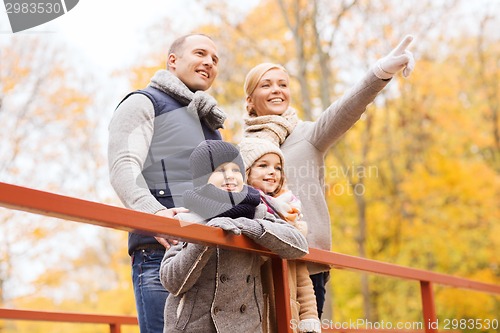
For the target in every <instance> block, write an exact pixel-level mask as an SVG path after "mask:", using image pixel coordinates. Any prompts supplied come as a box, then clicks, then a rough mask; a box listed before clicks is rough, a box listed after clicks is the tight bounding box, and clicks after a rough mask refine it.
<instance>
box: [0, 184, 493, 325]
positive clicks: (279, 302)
mask: <svg viewBox="0 0 500 333" xmlns="http://www.w3.org/2000/svg"><path fill="white" fill-rule="evenodd" d="M27 198H29V200H27ZM0 206H3V207H6V208H10V209H15V210H21V211H26V212H31V213H35V214H40V215H45V216H52V217H57V218H61V219H65V220H68V221H76V222H83V223H89V224H94V225H98V226H102V227H107V228H114V229H119V230H123V231H134V232H140V233H145V234H150V235H170V236H173V237H175V238H177V239H180V240H186V241H189V242H195V243H200V244H208V245H218V246H221V247H224V248H228V249H233V250H238V251H251V252H254V253H259V254H262V255H266V256H270V257H271V258H272V260H273V273H274V274H275V278H274V280H275V283H276V286H275V292H276V306H277V309H278V311H277V312H278V313H277V317H278V318H277V319H278V329H279V332H280V333H285V332H287V333H291V332H292V331H291V327H290V319H291V312H290V308H289V295H288V292H289V290H288V287H287V283H286V277H287V275H286V261H285V260H281V259H280V258H278V257H277V256H276V255H274V254H272V253H270V252H269V251H268V250H266V249H265V248H263V247H261V246H259V245H257V244H255V243H254V242H252V241H251V240H249V239H248V238H246V237H244V236H228V235H226V234H224V232H223V231H222V230H220V229H217V228H212V227H207V226H203V225H199V224H187V223H185V222H182V224H181V223H180V222H179V221H178V220H175V219H167V218H165V217H160V216H156V215H151V214H147V213H142V212H137V211H133V210H130V209H124V208H120V207H115V206H109V205H104V204H100V203H96V202H91V201H86V200H81V199H76V198H71V197H67V196H62V195H58V194H53V193H49V192H43V191H38V190H33V189H29V188H25V187H20V186H16V185H11V184H6V183H0ZM301 260H303V261H310V262H316V263H321V264H327V265H331V266H332V267H333V268H338V269H349V270H354V271H358V272H365V273H371V274H380V275H385V276H390V277H395V278H400V279H403V280H413V281H418V282H419V283H420V288H421V297H422V312H423V318H422V319H423V321H422V323H436V322H437V315H436V308H435V303H434V293H433V285H434V284H439V285H445V286H450V287H456V288H463V289H470V290H474V291H479V292H485V293H491V294H500V285H495V284H489V283H483V282H479V281H473V280H469V279H463V278H459V277H455V276H450V275H445V274H440V273H434V272H430V271H425V270H421V269H415V268H410V267H404V266H399V265H394V264H390V263H385V262H380V261H375V260H369V259H365V258H359V257H354V256H349V255H345V254H341V253H335V252H329V251H323V250H318V249H313V248H311V249H309V254H308V255H306V256H305V257H304V258H303V259H301ZM2 318H3V319H14V320H47V321H60V322H82V323H101V324H102V323H104V324H109V326H110V332H111V333H119V332H120V327H121V325H134V324H136V323H137V321H136V319H135V318H134V317H124V316H100V315H88V314H74V313H73V314H71V313H49V312H41V311H25V310H15V309H0V319H2ZM422 329H423V330H425V332H426V333H431V332H437V327H435V326H434V325H423V326H422ZM334 331H335V332H350V331H352V330H351V329H348V328H347V329H333V328H324V329H323V332H334ZM362 331H363V332H366V331H373V330H370V329H368V330H367V329H363V330H362ZM399 331H405V332H409V331H411V330H399ZM377 332H382V330H378V331H377ZM392 332H394V331H392Z"/></svg>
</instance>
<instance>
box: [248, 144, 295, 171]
mask: <svg viewBox="0 0 500 333" xmlns="http://www.w3.org/2000/svg"><path fill="white" fill-rule="evenodd" d="M239 146H240V152H241V156H242V157H243V162H244V163H245V170H248V169H249V168H250V167H251V166H252V164H254V163H255V161H257V160H258V159H259V158H261V157H262V156H264V155H265V154H269V153H274V154H276V155H278V156H279V157H280V159H281V166H282V167H284V166H285V157H284V156H283V153H282V152H281V149H280V148H279V147H278V146H277V145H275V144H274V143H272V142H271V141H269V140H266V139H260V138H248V137H247V138H243V140H241V142H240V144H239Z"/></svg>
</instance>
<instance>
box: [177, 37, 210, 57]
mask: <svg viewBox="0 0 500 333" xmlns="http://www.w3.org/2000/svg"><path fill="white" fill-rule="evenodd" d="M191 36H204V37H207V38H208V39H210V40H212V38H211V37H210V36H208V35H205V34H201V33H191V34H187V35H184V36H181V37H179V38H177V39H176V40H174V42H173V43H172V44H171V45H170V49H169V50H168V54H172V53H174V54H180V53H182V51H183V50H182V47H183V46H184V42H185V41H186V38H188V37H191Z"/></svg>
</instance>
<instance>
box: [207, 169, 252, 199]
mask: <svg viewBox="0 0 500 333" xmlns="http://www.w3.org/2000/svg"><path fill="white" fill-rule="evenodd" d="M208 183H209V184H212V185H214V186H215V187H217V188H219V189H221V190H224V191H228V192H241V191H242V190H243V174H242V173H241V170H240V167H239V166H238V164H236V163H233V162H229V163H224V164H221V165H219V166H218V167H217V169H215V171H214V172H212V174H211V175H210V178H208Z"/></svg>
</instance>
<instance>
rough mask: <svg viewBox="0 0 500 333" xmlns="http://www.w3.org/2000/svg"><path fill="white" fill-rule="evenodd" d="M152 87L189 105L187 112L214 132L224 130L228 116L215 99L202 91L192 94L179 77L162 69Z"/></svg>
mask: <svg viewBox="0 0 500 333" xmlns="http://www.w3.org/2000/svg"><path fill="white" fill-rule="evenodd" d="M150 86H151V87H153V88H156V89H159V90H161V91H163V92H165V93H166V94H168V95H169V96H171V97H173V98H174V99H175V100H177V101H179V102H181V103H184V104H188V106H187V111H188V112H189V113H191V114H192V115H193V116H197V117H199V119H200V120H203V121H204V122H205V123H206V124H207V125H208V127H210V128H211V129H212V130H214V131H215V130H217V129H219V128H223V127H224V126H223V125H224V120H226V114H225V113H224V111H222V110H221V109H219V108H218V107H217V101H216V100H215V98H213V97H212V96H210V95H209V94H207V93H206V92H204V91H202V90H198V91H196V92H192V91H191V90H189V88H188V87H187V86H186V85H185V84H184V82H182V81H181V80H180V79H179V78H178V77H177V76H175V75H174V74H172V73H171V72H169V71H167V70H165V69H161V70H159V71H157V72H156V73H155V75H154V76H153V77H152V78H151V83H150Z"/></svg>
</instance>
